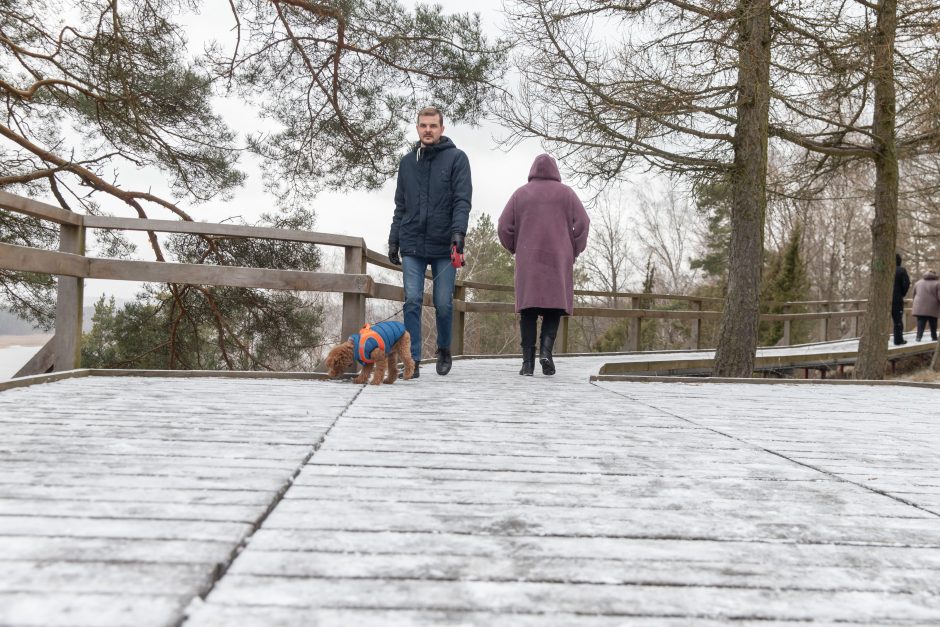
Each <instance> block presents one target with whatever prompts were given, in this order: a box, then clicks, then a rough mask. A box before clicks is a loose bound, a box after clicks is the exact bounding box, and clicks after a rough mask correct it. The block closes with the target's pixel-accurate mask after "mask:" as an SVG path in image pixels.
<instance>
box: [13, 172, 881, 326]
mask: <svg viewBox="0 0 940 627" xmlns="http://www.w3.org/2000/svg"><path fill="white" fill-rule="evenodd" d="M0 208H2V209H7V210H9V211H14V212H17V213H22V214H25V215H29V216H31V217H34V218H38V219H42V220H48V221H51V222H54V223H56V224H60V225H71V226H78V227H84V228H92V229H107V230H123V231H153V232H158V233H183V234H190V235H206V236H215V237H231V238H258V239H272V240H278V241H288V242H299V243H307V244H318V245H323V246H337V247H343V248H345V247H358V248H361V249H362V250H363V252H364V256H365V260H366V261H367V262H368V263H370V264H372V265H375V266H378V267H381V268H385V269H387V270H393V271H396V272H401V267H400V266H396V265H393V264H392V263H391V262H390V261H389V260H388V257H387V256H386V255H383V254H382V253H380V252H377V251H375V250H372V249H371V248H368V246H367V245H366V242H365V240H364V239H363V238H362V237H356V236H352V235H339V234H334V233H320V232H315V231H296V230H292V229H281V228H277V227H259V226H248V225H239V224H224V223H217V222H198V221H190V220H154V219H149V218H148V219H144V218H121V217H112V216H93V215H86V214H78V213H73V212H71V211H66V210H64V209H62V208H60V207H56V206H54V205H50V204H47V203H44V202H41V201H38V200H34V199H32V198H24V197H22V196H17V195H15V194H11V193H9V192H5V191H3V190H0ZM457 284H458V285H459V286H462V287H466V288H468V289H474V290H489V291H496V292H512V291H513V290H514V289H515V288H514V287H513V286H512V285H504V284H498V283H484V282H480V281H466V280H462V279H460V280H458V282H457ZM574 293H575V295H577V296H597V297H601V298H623V299H641V300H644V301H653V300H672V301H680V302H693V303H719V304H723V303H724V299H723V298H719V297H714V296H696V295H686V294H660V293H645V292H604V291H599V290H587V289H576V290H574ZM865 302H867V299H844V300H811V301H788V302H776V301H767V302H762V303H761V305H762V306H764V307H799V306H827V305H828V306H832V305H847V304H860V303H865Z"/></svg>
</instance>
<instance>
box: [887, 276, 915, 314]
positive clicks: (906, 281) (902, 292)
mask: <svg viewBox="0 0 940 627" xmlns="http://www.w3.org/2000/svg"><path fill="white" fill-rule="evenodd" d="M910 287H911V277H909V276H908V274H907V270H905V269H904V266H902V265H898V266H895V268H894V291H893V293H892V294H891V310H892V311H895V310H898V309H904V297H905V296H906V295H907V290H908V289H909V288H910Z"/></svg>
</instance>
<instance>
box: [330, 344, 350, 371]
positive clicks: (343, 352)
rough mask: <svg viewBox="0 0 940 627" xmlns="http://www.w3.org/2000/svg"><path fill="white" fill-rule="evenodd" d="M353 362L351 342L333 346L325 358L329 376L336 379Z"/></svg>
mask: <svg viewBox="0 0 940 627" xmlns="http://www.w3.org/2000/svg"><path fill="white" fill-rule="evenodd" d="M352 362H353V346H352V341H351V340H346V341H345V342H343V343H342V344H338V345H337V346H334V347H333V348H332V349H331V350H330V352H329V354H328V355H327V356H326V368H327V374H329V376H331V377H333V378H336V377H338V376H340V375H341V374H343V371H345V370H346V368H348V367H349V366H350V365H351V364H352Z"/></svg>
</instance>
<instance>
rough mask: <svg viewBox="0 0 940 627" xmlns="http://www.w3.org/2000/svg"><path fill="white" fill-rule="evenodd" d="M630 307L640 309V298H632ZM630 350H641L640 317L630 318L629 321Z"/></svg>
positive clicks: (628, 347)
mask: <svg viewBox="0 0 940 627" xmlns="http://www.w3.org/2000/svg"><path fill="white" fill-rule="evenodd" d="M630 309H640V299H639V298H637V297H635V296H634V297H632V298H630ZM625 348H626V349H627V350H628V351H632V352H638V351H639V350H640V319H639V318H630V321H629V322H628V323H627V345H626V347H625Z"/></svg>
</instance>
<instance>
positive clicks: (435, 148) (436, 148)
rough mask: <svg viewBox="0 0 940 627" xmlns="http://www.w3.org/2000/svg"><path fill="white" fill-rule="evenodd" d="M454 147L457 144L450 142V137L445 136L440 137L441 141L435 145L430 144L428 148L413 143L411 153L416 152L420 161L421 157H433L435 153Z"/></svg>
mask: <svg viewBox="0 0 940 627" xmlns="http://www.w3.org/2000/svg"><path fill="white" fill-rule="evenodd" d="M456 147H457V144H455V143H454V142H453V141H451V139H450V137H448V136H447V135H441V140H440V141H439V142H437V143H436V144H431V145H430V146H425V145H424V144H422V143H421V142H420V141H418V142H415V145H414V148H412V152H417V153H418V158H419V159H420V158H421V155H433V154H434V153H436V152H440V151H442V150H447V149H448V148H456Z"/></svg>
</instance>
